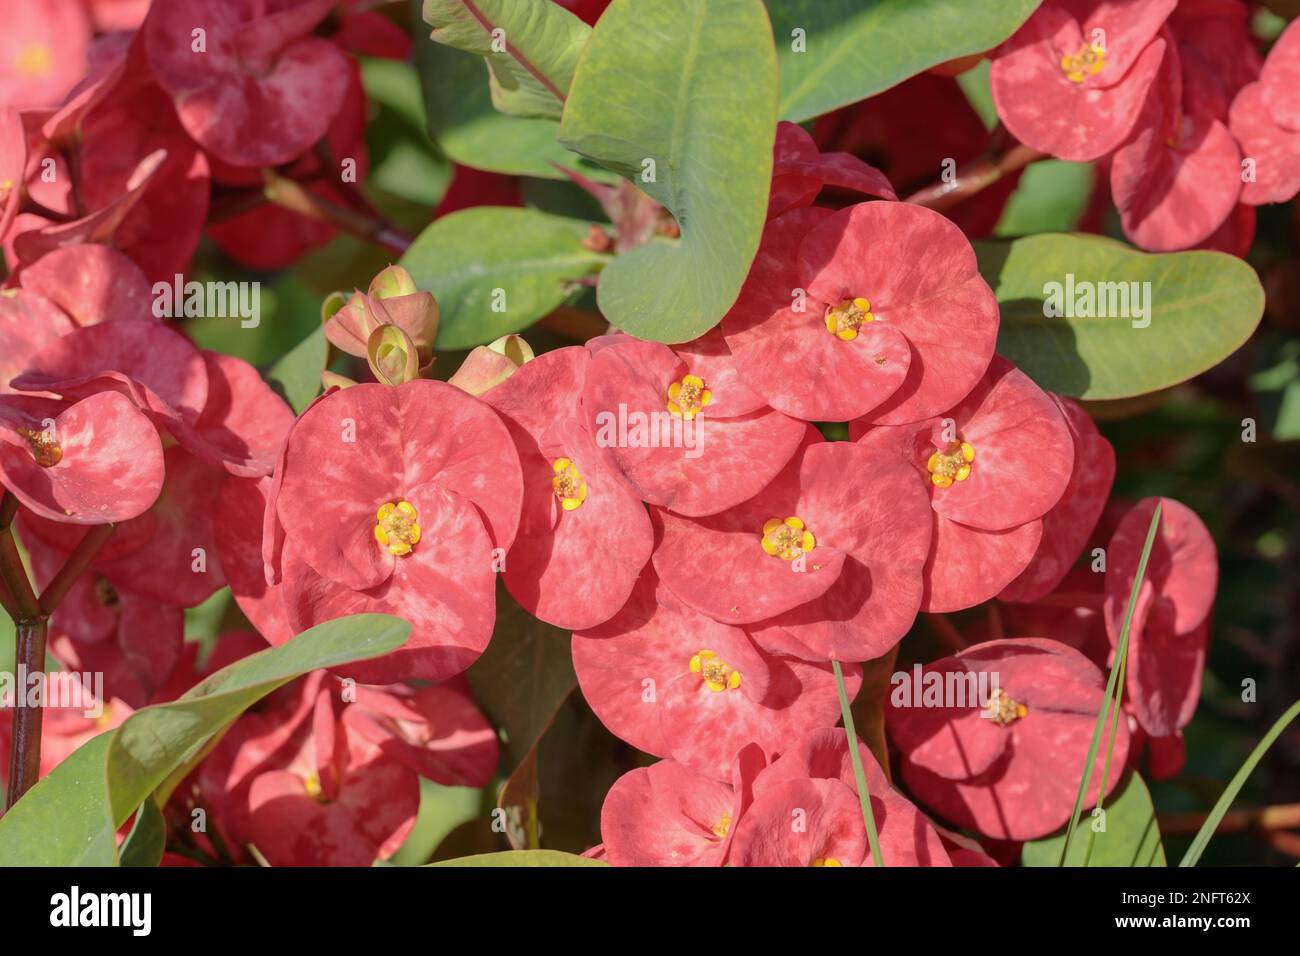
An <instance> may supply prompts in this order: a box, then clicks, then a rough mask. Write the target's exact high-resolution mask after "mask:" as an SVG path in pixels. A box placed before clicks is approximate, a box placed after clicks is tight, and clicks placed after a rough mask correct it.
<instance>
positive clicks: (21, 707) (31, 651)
mask: <svg viewBox="0 0 1300 956" xmlns="http://www.w3.org/2000/svg"><path fill="white" fill-rule="evenodd" d="M17 512H18V499H17V498H15V497H14V496H13V495H11V494H9V492H7V491H6V492H4V493H3V496H2V497H0V580H3V582H4V590H3V592H0V593H3V594H4V596H5V600H4V601H3V604H4V609H5V611H6V612H7V613H8V614H9V616H10V617H11V618H12V619H13V622H14V629H15V633H16V636H17V641H16V643H15V648H14V674H15V675H20V674H21V675H30V674H37V673H42V672H44V670H45V639H46V636H47V632H48V629H49V620H50V618H49V616H50V614H52V613H53V612H54V609H55V608H57V607H58V605H59V602H60V601H61V600H62V599H63V597H64V595H66V594H67V593H68V589H69V588H71V587H72V585H73V583H74V582H75V581H76V580H77V578H78V577H80V576H81V573H82V572H83V571H85V570H86V568H87V567H88V566H89V565H90V562H91V561H92V560H94V557H95V555H96V554H98V553H99V549H100V548H101V547H102V546H103V544H104V542H105V541H107V540H108V537H109V535H111V534H112V533H113V526H112V525H100V526H97V527H94V528H91V529H90V531H88V532H87V533H86V535H85V537H84V538H82V540H81V544H80V545H78V547H77V550H76V551H74V552H73V553H72V554H71V555H70V556H69V557H68V560H67V562H66V563H65V564H64V566H63V567H62V568H60V569H59V571H58V573H57V574H55V576H54V579H53V580H52V581H51V582H50V586H49V587H48V588H46V589H45V592H44V593H43V594H41V595H40V596H39V597H37V594H36V590H35V588H33V586H32V582H31V578H30V577H29V576H28V574H27V568H26V567H25V566H24V565H23V559H22V556H21V555H20V554H19V553H18V544H17V542H16V541H15V540H14V535H13V520H14V516H15V515H16V514H17ZM25 693H26V683H25V681H24V680H20V681H18V685H17V687H16V689H15V700H14V709H13V710H14V715H13V735H12V740H11V743H10V749H9V777H8V786H7V789H6V793H5V804H4V805H5V808H6V809H8V808H9V807H12V806H13V805H14V804H15V803H17V802H18V800H19V798H20V797H22V795H23V794H24V793H26V792H27V791H28V790H30V789H31V787H32V785H33V784H35V783H36V780H37V778H38V777H39V776H40V771H41V722H42V718H43V716H44V714H43V710H42V703H43V701H42V699H41V697H37V698H36V701H35V703H34V704H33V705H31V706H28V702H27V701H26V699H25Z"/></svg>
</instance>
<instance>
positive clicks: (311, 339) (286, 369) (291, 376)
mask: <svg viewBox="0 0 1300 956" xmlns="http://www.w3.org/2000/svg"><path fill="white" fill-rule="evenodd" d="M328 352H329V342H328V341H327V340H326V338H325V328H324V326H322V327H320V328H318V329H316V330H315V331H314V332H312V333H311V334H310V335H308V336H307V337H306V338H305V339H303V340H302V341H301V342H299V343H298V344H297V345H295V346H294V347H293V348H292V349H290V350H289V351H288V353H287V354H285V356H284V357H283V358H281V359H280V360H279V361H278V362H276V363H275V364H274V365H272V366H271V367H270V368H269V369H268V370H267V372H266V376H265V377H266V380H267V382H268V383H269V384H270V386H271V387H272V388H273V389H275V390H276V391H277V392H279V393H280V397H281V398H283V399H284V400H285V401H286V402H288V403H289V406H290V407H291V408H292V409H293V410H294V412H296V413H297V414H299V415H301V414H302V413H303V411H304V410H305V409H306V408H307V406H308V405H310V404H311V403H312V400H313V399H314V398H315V397H316V396H317V395H319V394H320V389H321V383H320V373H321V372H323V371H325V360H326V357H327V355H328Z"/></svg>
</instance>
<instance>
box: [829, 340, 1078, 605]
mask: <svg viewBox="0 0 1300 956" xmlns="http://www.w3.org/2000/svg"><path fill="white" fill-rule="evenodd" d="M860 430H861V424H860V423H855V425H854V427H853V429H852V431H851V434H855V433H859V432H860ZM859 441H860V442H861V443H862V444H863V445H865V446H867V447H868V448H869V449H871V450H872V452H873V453H875V454H877V455H887V454H890V453H892V454H894V455H896V456H898V457H900V458H901V459H902V460H904V461H905V462H907V463H908V464H909V465H911V466H912V467H913V468H914V469H915V471H916V473H918V474H919V475H920V476H921V478H922V483H923V485H924V487H925V488H926V489H927V491H928V493H929V496H930V503H931V506H932V507H933V509H934V536H933V539H932V541H931V544H930V554H929V558H928V560H927V561H926V567H925V597H924V599H923V601H922V603H921V607H922V609H923V610H926V611H955V610H960V609H961V608H965V607H971V606H973V605H975V604H979V603H980V602H981V601H986V600H988V599H989V598H990V597H993V596H994V595H995V594H997V593H998V592H999V591H1001V590H1002V588H1004V587H1006V586H1007V585H1008V584H1009V583H1010V582H1011V581H1012V580H1014V579H1015V578H1016V576H1017V575H1019V574H1020V573H1021V572H1022V571H1023V570H1024V569H1025V568H1026V567H1027V566H1028V564H1029V562H1030V560H1031V559H1032V558H1033V556H1034V554H1035V552H1036V550H1037V548H1038V546H1039V543H1040V541H1041V538H1042V528H1043V525H1042V521H1041V520H1039V519H1041V518H1042V516H1043V515H1044V514H1046V513H1047V512H1048V511H1049V510H1050V509H1051V508H1052V507H1053V506H1054V505H1055V504H1056V503H1057V502H1058V501H1059V500H1060V499H1061V496H1062V495H1063V494H1064V492H1065V490H1066V487H1067V486H1068V484H1069V481H1070V475H1071V470H1072V466H1073V462H1074V441H1073V439H1072V438H1071V435H1070V430H1069V429H1068V428H1067V427H1066V424H1065V420H1064V418H1063V417H1062V413H1061V410H1060V406H1059V405H1058V404H1057V403H1056V402H1055V401H1053V399H1052V398H1051V397H1050V396H1048V395H1047V393H1045V392H1044V391H1043V390H1042V389H1040V388H1039V387H1038V386H1037V385H1035V384H1034V383H1033V382H1032V381H1031V380H1030V379H1029V377H1028V376H1027V375H1025V374H1024V373H1023V372H1021V371H1020V370H1019V369H1017V368H1015V367H1014V366H1013V365H1012V364H1011V363H1010V362H1008V361H1007V360H1006V359H1004V358H1002V357H1001V356H996V357H994V359H993V362H992V363H991V364H990V365H989V369H988V372H987V374H986V375H985V376H984V378H983V379H981V381H980V382H979V384H978V385H977V386H976V387H975V388H974V389H973V390H972V391H971V393H970V394H969V395H967V396H966V398H965V399H963V400H962V401H961V403H960V404H959V405H957V406H956V407H954V408H952V409H950V410H949V411H947V412H945V413H944V414H943V415H942V416H941V417H939V418H934V419H930V420H928V421H923V422H919V423H917V424H915V425H908V426H905V427H899V428H874V429H870V430H868V431H866V432H865V434H863V435H862V437H861V438H860V439H859Z"/></svg>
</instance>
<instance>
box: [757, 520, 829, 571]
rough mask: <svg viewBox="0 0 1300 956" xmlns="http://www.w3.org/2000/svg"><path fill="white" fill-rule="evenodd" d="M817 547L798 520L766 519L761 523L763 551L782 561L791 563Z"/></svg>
mask: <svg viewBox="0 0 1300 956" xmlns="http://www.w3.org/2000/svg"><path fill="white" fill-rule="evenodd" d="M815 547H817V539H815V538H814V537H813V535H812V532H811V531H809V530H808V529H807V528H805V527H804V524H803V521H802V519H800V518H784V519H782V518H768V519H767V521H765V522H764V523H763V550H764V551H766V552H767V553H768V554H770V555H772V557H774V558H780V559H781V560H782V561H793V560H794V559H795V558H797V557H799V556H800V555H801V554H807V553H808V552H809V551H811V550H812V549H813V548H815Z"/></svg>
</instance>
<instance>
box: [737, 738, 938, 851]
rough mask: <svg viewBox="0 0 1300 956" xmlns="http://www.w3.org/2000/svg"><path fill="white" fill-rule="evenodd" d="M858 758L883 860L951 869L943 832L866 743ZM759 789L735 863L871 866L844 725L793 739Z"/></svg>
mask: <svg viewBox="0 0 1300 956" xmlns="http://www.w3.org/2000/svg"><path fill="white" fill-rule="evenodd" d="M858 755H859V757H860V759H861V761H862V765H863V770H864V772H865V776H866V779H867V789H868V791H869V792H870V794H871V810H872V815H873V817H874V822H875V824H876V831H877V834H878V838H879V842H880V853H881V856H883V857H884V862H885V864H886V865H888V866H949V865H950V863H949V860H948V854H947V852H946V851H945V850H944V848H943V843H942V840H941V839H940V836H939V833H938V831H937V830H936V829H935V828H934V827H933V826H932V825H931V824H930V823H929V821H928V820H926V819H925V817H924V816H922V815H921V814H920V813H919V812H918V811H917V809H916V807H915V806H913V805H912V804H911V802H909V801H908V800H907V799H906V798H904V797H903V796H902V795H900V794H899V793H898V792H897V791H896V790H894V788H893V787H892V786H890V784H889V781H888V779H886V777H885V774H884V772H883V771H881V769H880V766H879V764H877V763H876V760H875V757H874V756H872V754H871V752H870V751H869V750H867V748H866V747H865V746H864V745H863V744H862V742H861V741H858ZM753 789H754V802H753V805H752V806H751V807H750V808H749V812H748V813H747V814H746V815H745V816H744V817H743V818H742V819H741V821H740V825H739V827H738V828H737V831H736V836H735V842H734V844H733V846H732V854H731V859H730V862H731V863H732V865H735V866H864V865H868V864H870V863H872V859H871V854H870V849H869V845H868V842H867V835H866V827H865V826H864V824H863V821H862V805H861V801H860V800H859V798H858V793H857V785H856V782H855V779H854V774H853V764H852V759H851V758H850V756H849V748H848V740H847V738H846V737H845V734H844V731H843V730H840V729H830V728H828V729H825V730H819V731H816V732H814V733H812V734H809V735H807V736H805V737H803V738H801V739H799V740H798V741H796V742H794V743H793V745H792V746H791V747H790V748H789V750H787V751H786V753H784V754H782V755H781V757H779V758H778V759H777V760H776V761H775V762H773V763H772V764H771V766H769V767H768V768H767V769H766V770H764V771H763V772H762V773H760V774H759V775H758V777H757V778H756V779H755V780H754V787H753Z"/></svg>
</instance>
